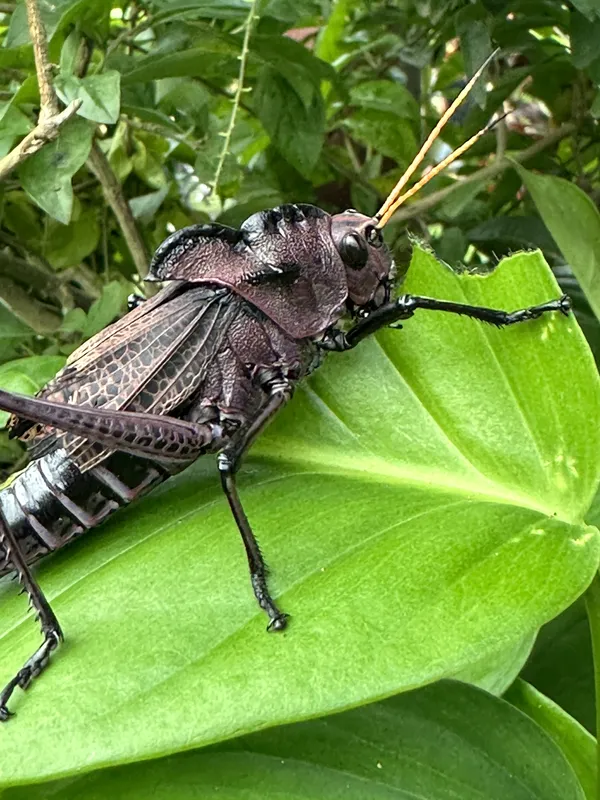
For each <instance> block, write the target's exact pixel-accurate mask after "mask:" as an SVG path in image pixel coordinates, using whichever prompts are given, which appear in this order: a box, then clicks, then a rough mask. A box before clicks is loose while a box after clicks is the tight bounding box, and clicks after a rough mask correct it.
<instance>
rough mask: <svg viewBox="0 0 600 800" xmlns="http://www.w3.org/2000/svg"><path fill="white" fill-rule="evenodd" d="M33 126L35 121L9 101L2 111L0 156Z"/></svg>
mask: <svg viewBox="0 0 600 800" xmlns="http://www.w3.org/2000/svg"><path fill="white" fill-rule="evenodd" d="M32 128H33V123H32V122H31V120H30V119H29V117H26V116H25V114H23V112H22V111H20V110H19V109H18V108H15V106H14V105H11V104H9V103H7V104H6V107H5V108H4V109H2V111H0V158H2V157H3V156H5V155H6V154H7V153H8V152H10V150H11V149H12V147H13V145H14V143H15V139H16V138H17V137H20V136H23V135H24V134H26V133H29V131H30V130H31V129H32Z"/></svg>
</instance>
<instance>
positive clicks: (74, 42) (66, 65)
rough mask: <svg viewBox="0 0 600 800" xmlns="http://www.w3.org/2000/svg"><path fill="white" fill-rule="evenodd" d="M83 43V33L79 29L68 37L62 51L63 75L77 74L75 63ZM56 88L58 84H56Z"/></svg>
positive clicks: (61, 71)
mask: <svg viewBox="0 0 600 800" xmlns="http://www.w3.org/2000/svg"><path fill="white" fill-rule="evenodd" d="M80 43H81V33H80V32H79V31H78V30H77V28H73V30H72V31H71V33H70V34H69V35H68V36H67V38H66V39H65V41H64V44H63V46H62V49H61V51H60V65H59V66H60V73H59V77H60V76H61V75H73V73H74V72H75V62H76V58H77V53H78V51H79V45H80ZM55 86H56V84H55Z"/></svg>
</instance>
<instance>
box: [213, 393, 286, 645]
mask: <svg viewBox="0 0 600 800" xmlns="http://www.w3.org/2000/svg"><path fill="white" fill-rule="evenodd" d="M267 389H268V391H269V394H270V397H269V400H268V402H267V404H266V405H265V407H264V409H263V410H262V411H261V412H260V413H259V414H258V415H257V417H256V418H255V419H254V420H253V421H252V422H251V423H250V424H249V425H248V426H247V427H244V428H243V429H242V431H241V432H240V433H239V434H238V436H237V437H236V438H235V439H234V440H233V441H232V442H231V443H229V444H227V445H226V446H225V447H224V448H223V450H222V451H221V452H220V453H219V456H218V458H217V464H218V467H219V474H220V476H221V485H222V486H223V491H224V492H225V496H226V497H227V500H228V502H229V507H230V508H231V513H232V514H233V517H234V519H235V521H236V524H237V526H238V530H239V532H240V534H241V537H242V541H243V542H244V547H245V549H246V556H247V558H248V567H249V569H250V581H251V583H252V589H253V590H254V596H255V597H256V599H257V601H258V604H259V606H260V607H261V608H262V609H263V610H264V611H266V612H267V616H268V617H269V624H268V626H267V630H268V631H281V630H283V629H284V628H285V627H286V625H287V620H288V615H287V614H284V613H283V612H282V611H280V610H279V608H278V607H277V605H276V604H275V601H274V600H273V598H272V597H271V594H270V592H269V587H268V585H267V576H268V569H267V565H266V564H265V561H264V558H263V556H262V553H261V551H260V547H259V546H258V542H257V541H256V537H255V536H254V533H253V531H252V528H251V526H250V523H249V522H248V517H247V516H246V512H245V511H244V508H243V506H242V502H241V500H240V496H239V494H238V490H237V486H236V481H235V474H236V472H237V470H238V469H239V466H240V462H241V459H242V457H243V455H244V453H245V452H246V451H247V450H248V448H249V447H250V445H251V444H252V442H253V441H254V439H255V438H256V437H257V436H258V434H259V433H260V432H261V431H262V430H263V428H264V427H265V426H266V425H267V424H268V423H269V422H270V420H271V419H272V418H273V417H274V416H275V414H276V413H277V411H278V410H279V409H280V408H281V407H282V406H283V405H284V404H285V403H286V402H287V401H288V400H289V398H290V397H291V395H292V389H291V386H290V385H289V383H288V382H287V381H285V380H274V381H271V382H270V383H269V385H268V386H267Z"/></svg>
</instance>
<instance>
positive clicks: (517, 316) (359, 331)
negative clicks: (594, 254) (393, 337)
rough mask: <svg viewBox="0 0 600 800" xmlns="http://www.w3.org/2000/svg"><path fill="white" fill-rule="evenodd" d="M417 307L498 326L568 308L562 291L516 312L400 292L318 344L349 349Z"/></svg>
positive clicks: (398, 320)
mask: <svg viewBox="0 0 600 800" xmlns="http://www.w3.org/2000/svg"><path fill="white" fill-rule="evenodd" d="M418 309H425V310H429V311H446V312H448V313H450V314H460V315H462V316H465V317H471V318H472V319H478V320H480V321H481V322H489V323H490V324H491V325H497V326H498V327H500V328H502V327H504V326H505V325H515V324H516V323H518V322H527V321H528V320H532V319H537V318H538V317H541V316H542V314H546V313H547V312H551V311H552V312H554V311H560V312H561V313H562V314H564V315H565V316H567V315H568V313H569V311H570V310H571V301H570V300H569V298H568V297H567V295H566V294H564V295H563V296H562V297H559V298H558V299H556V300H549V301H548V302H546V303H540V305H537V306H530V307H529V308H521V309H519V310H518V311H502V310H500V309H497V308H486V307H485V306H470V305H467V304H465V303H454V302H452V301H450V300H436V299H435V298H433V297H422V296H420V295H414V294H403V295H401V296H400V297H398V298H397V299H396V300H394V301H393V302H391V303H386V304H385V305H384V306H381V307H380V308H378V309H377V310H375V311H373V312H372V313H371V314H369V316H368V317H365V319H362V320H360V322H358V323H357V324H356V325H354V326H353V327H352V328H350V330H349V331H348V332H347V333H343V332H342V331H338V330H334V331H332V332H331V334H330V335H329V336H328V337H327V338H326V339H325V340H324V341H323V342H322V343H320V346H321V347H322V348H323V349H325V350H351V349H352V348H353V347H356V345H357V344H358V343H359V342H361V341H362V340H363V339H365V338H366V337H367V336H370V335H371V334H372V333H375V332H376V331H378V330H380V329H381V328H386V327H388V326H389V325H393V324H394V323H395V322H400V321H401V320H403V319H408V318H409V317H412V316H413V314H414V313H415V311H417V310H418Z"/></svg>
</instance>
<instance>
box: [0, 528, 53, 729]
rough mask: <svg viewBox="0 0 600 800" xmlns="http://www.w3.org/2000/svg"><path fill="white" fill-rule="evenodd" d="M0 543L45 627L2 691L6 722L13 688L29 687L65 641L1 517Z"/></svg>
mask: <svg viewBox="0 0 600 800" xmlns="http://www.w3.org/2000/svg"><path fill="white" fill-rule="evenodd" d="M0 544H2V545H3V547H4V549H5V551H6V553H7V555H8V558H9V560H10V561H11V563H12V565H13V566H14V568H15V570H16V572H17V576H18V578H19V581H20V583H21V584H22V586H23V589H24V590H25V592H27V595H28V597H29V602H30V604H31V606H32V608H34V609H35V614H36V619H37V620H38V621H39V623H40V626H41V628H42V635H43V637H44V641H43V642H42V644H41V645H40V647H38V649H37V650H36V651H35V653H34V654H33V655H32V656H31V657H30V658H29V659H27V661H26V662H25V664H24V665H23V666H22V667H21V669H20V670H19V671H18V672H17V674H16V675H15V676H14V677H13V678H12V679H11V680H10V681H9V682H8V683H7V684H6V686H5V687H4V689H2V691H1V692H0V722H6V720H7V719H9V718H10V717H11V716H12V715H13V713H12V712H11V711H9V710H8V708H7V705H6V704H7V703H8V701H9V699H10V698H11V696H12V694H13V692H14V690H15V689H16V688H17V687H19V688H20V689H27V687H28V686H29V684H30V683H31V681H32V680H33V679H34V678H37V676H38V675H39V674H40V673H41V672H42V671H43V670H44V669H45V668H46V667H47V666H48V663H49V661H50V653H51V652H52V651H53V650H55V649H56V648H57V647H58V645H59V643H60V642H61V641H62V638H63V635H62V631H61V629H60V625H59V624H58V620H57V619H56V616H55V615H54V612H53V611H52V609H51V608H50V604H49V603H48V601H47V600H46V598H45V597H44V593H43V592H42V590H41V589H40V587H39V586H38V585H37V583H36V581H35V580H34V578H33V576H32V574H31V572H30V570H29V567H28V566H27V564H26V562H25V559H24V558H23V556H22V555H21V552H20V550H19V546H18V544H17V542H16V539H15V537H14V535H13V533H12V531H11V530H10V528H9V526H8V525H7V524H6V522H5V521H4V520H3V519H0Z"/></svg>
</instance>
